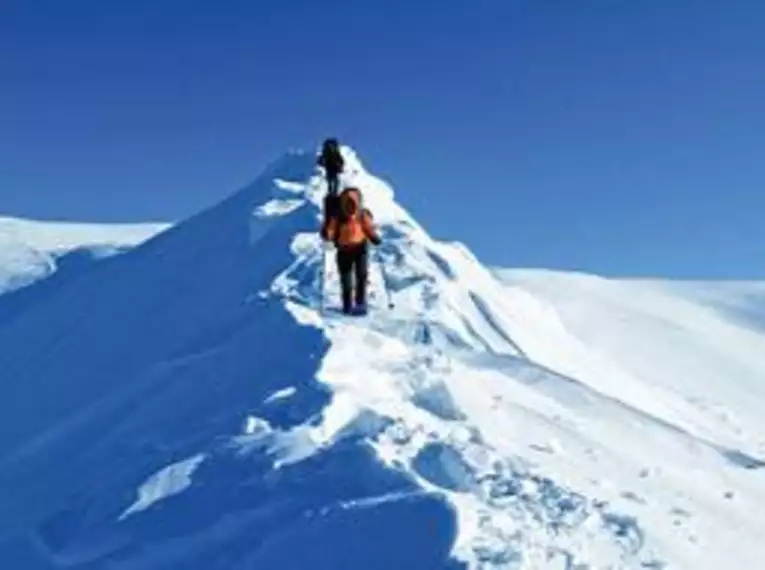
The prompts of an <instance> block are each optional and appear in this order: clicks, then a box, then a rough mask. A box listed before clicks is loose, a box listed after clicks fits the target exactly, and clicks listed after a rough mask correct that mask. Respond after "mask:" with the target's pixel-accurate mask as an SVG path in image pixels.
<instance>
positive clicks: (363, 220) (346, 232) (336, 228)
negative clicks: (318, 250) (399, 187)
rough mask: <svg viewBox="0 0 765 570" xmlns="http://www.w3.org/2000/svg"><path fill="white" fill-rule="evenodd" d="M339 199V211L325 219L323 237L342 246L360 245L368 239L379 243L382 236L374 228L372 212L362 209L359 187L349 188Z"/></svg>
mask: <svg viewBox="0 0 765 570" xmlns="http://www.w3.org/2000/svg"><path fill="white" fill-rule="evenodd" d="M338 199H339V204H338V206H337V208H336V209H337V210H338V211H337V212H333V214H334V215H329V216H328V217H327V218H326V219H325V221H324V225H323V227H322V230H321V235H322V237H323V238H324V239H325V240H327V241H334V242H335V244H336V245H337V246H338V247H341V248H345V247H353V246H356V245H360V244H362V243H364V242H366V241H367V240H369V241H371V242H372V243H374V244H379V243H380V236H378V235H377V232H376V231H375V229H374V225H373V218H372V212H370V211H369V210H367V209H366V208H364V209H361V192H359V190H358V189H357V188H348V189H346V190H344V191H343V193H342V194H340V196H339V198H338Z"/></svg>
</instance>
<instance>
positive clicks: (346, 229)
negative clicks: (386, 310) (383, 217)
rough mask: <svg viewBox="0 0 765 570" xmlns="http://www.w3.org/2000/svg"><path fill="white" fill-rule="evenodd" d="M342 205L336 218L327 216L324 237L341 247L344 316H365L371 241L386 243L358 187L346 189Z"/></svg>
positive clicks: (340, 270)
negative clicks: (379, 233)
mask: <svg viewBox="0 0 765 570" xmlns="http://www.w3.org/2000/svg"><path fill="white" fill-rule="evenodd" d="M338 202H339V204H338V211H337V213H336V215H333V216H329V215H328V216H326V217H325V220H324V224H323V225H322V228H321V237H322V239H324V240H325V241H333V242H334V243H335V245H336V246H337V254H336V256H337V269H338V272H339V273H340V293H341V296H342V300H343V313H345V314H356V315H363V314H366V312H367V299H366V294H367V278H368V275H369V254H368V250H369V242H372V243H373V244H374V245H380V243H381V242H382V240H381V239H380V236H379V235H378V233H377V231H376V230H375V228H374V226H373V217H372V212H370V211H369V210H368V209H367V208H362V206H361V191H360V190H359V189H358V188H355V187H349V188H346V189H345V190H343V192H342V193H341V194H340V196H339V197H338ZM354 277H355V278H356V279H355V281H356V283H355V285H356V286H355V287H354V286H353V278H354ZM352 301H353V303H354V305H355V306H354V305H352V304H351V303H352Z"/></svg>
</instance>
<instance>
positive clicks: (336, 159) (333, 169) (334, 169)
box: [317, 139, 345, 196]
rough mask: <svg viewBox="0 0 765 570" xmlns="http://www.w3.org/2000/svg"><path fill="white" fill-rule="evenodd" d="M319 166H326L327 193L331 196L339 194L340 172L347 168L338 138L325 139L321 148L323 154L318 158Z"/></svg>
mask: <svg viewBox="0 0 765 570" xmlns="http://www.w3.org/2000/svg"><path fill="white" fill-rule="evenodd" d="M317 163H318V165H319V166H321V167H322V168H324V175H325V177H326V179H327V193H328V195H330V196H337V191H338V187H339V184H340V173H341V172H343V169H344V168H345V160H344V159H343V155H342V154H341V153H340V145H339V143H338V142H337V139H327V140H325V141H324V144H323V145H322V149H321V155H320V156H319V159H318V160H317Z"/></svg>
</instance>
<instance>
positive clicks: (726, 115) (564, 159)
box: [0, 0, 765, 278]
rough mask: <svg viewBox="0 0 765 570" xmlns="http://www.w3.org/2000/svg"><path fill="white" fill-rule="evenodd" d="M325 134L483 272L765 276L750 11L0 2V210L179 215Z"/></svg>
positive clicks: (698, 6)
mask: <svg viewBox="0 0 765 570" xmlns="http://www.w3.org/2000/svg"><path fill="white" fill-rule="evenodd" d="M432 6H437V8H433V7H432ZM326 135H335V136H338V137H340V138H341V139H343V140H345V141H347V142H348V143H350V144H351V145H353V146H354V147H356V148H357V150H359V152H360V153H361V155H362V157H363V158H364V159H365V160H366V162H367V164H368V166H370V167H371V169H372V170H373V171H375V172H376V173H378V174H382V175H383V176H384V177H386V178H388V179H389V180H391V181H392V182H393V183H394V184H395V185H396V187H397V190H398V193H399V197H400V199H401V200H402V202H403V203H404V204H405V205H406V206H407V207H408V208H409V209H410V210H411V211H412V212H413V214H414V215H415V216H417V217H418V219H419V220H420V222H422V223H423V224H424V225H426V226H427V227H428V228H429V230H430V231H431V232H432V233H433V234H434V235H435V236H436V237H439V238H444V239H450V240H451V239H454V240H460V241H464V242H466V243H467V244H468V245H469V246H470V247H471V248H472V249H473V250H474V251H475V252H476V254H477V255H478V256H479V257H480V258H481V259H483V260H484V261H485V262H488V263H491V264H500V265H504V266H516V267H518V266H520V267H550V268H561V269H581V270H585V271H594V272H599V273H603V274H609V275H658V276H671V277H693V278H695V277H705V278H707V277H716V278H730V277H765V223H764V222H763V219H764V218H765V216H764V215H763V212H765V5H764V3H763V2H762V1H761V0H748V1H738V0H726V1H721V0H554V1H553V0H496V1H492V2H488V1H482V0H473V1H471V2H465V1H458V0H453V1H451V0H449V1H444V2H424V1H423V2H416V1H409V0H407V1H402V0H385V1H383V0H380V1H365V2H359V1H349V0H340V1H327V2H326V3H322V2H317V1H310V2H309V1H297V0H279V1H278V2H259V1H243V0H229V1H226V2H213V1H208V2H201V1H192V0H178V1H170V0H150V1H148V0H146V1H141V0H133V1H123V2H116V1H115V2H104V1H100V0H92V1H84V0H67V1H66V2H63V1H60V0H58V1H54V0H51V1H40V0H15V1H13V0H11V1H5V2H2V3H0V213H4V214H6V215H21V216H29V217H36V218H57V219H62V218H63V219H78V220H99V221H101V220H104V221H134V220H178V219H181V218H183V217H185V216H187V215H189V214H192V213H194V212H195V211H197V210H199V209H201V208H204V207H206V206H208V205H211V204H213V203H215V202H217V201H218V200H220V199H221V198H223V197H224V196H226V195H228V194H229V193H230V192H232V191H234V190H236V189H237V188H239V187H240V186H242V185H244V184H245V183H246V182H247V181H249V180H250V179H251V178H253V177H254V176H256V175H257V174H258V173H259V171H260V169H261V168H262V166H263V165H264V164H265V163H266V162H268V161H269V160H271V159H272V158H274V157H276V156H278V155H280V154H281V153H282V152H283V151H284V150H286V149H287V148H289V147H295V146H298V147H310V146H311V145H314V144H318V142H320V140H321V139H322V138H323V137H325V136H326Z"/></svg>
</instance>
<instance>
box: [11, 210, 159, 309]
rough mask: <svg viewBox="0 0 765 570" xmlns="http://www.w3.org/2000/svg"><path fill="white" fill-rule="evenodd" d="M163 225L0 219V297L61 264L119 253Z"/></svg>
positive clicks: (41, 276)
mask: <svg viewBox="0 0 765 570" xmlns="http://www.w3.org/2000/svg"><path fill="white" fill-rule="evenodd" d="M167 227H168V226H167V225H166V224H81V223H71V222H39V221H35V220H25V219H18V218H8V217H2V216H0V294H3V293H6V292H8V291H12V290H15V289H18V288H20V287H23V286H25V285H28V284H30V283H32V282H34V281H36V280H38V279H41V278H44V277H48V276H50V275H51V274H52V273H53V272H55V271H56V270H57V269H58V267H59V266H60V265H62V264H66V263H71V262H72V261H74V260H76V262H79V263H82V262H83V261H85V260H87V259H102V258H104V257H108V256H111V255H114V254H116V253H120V252H122V251H124V250H125V249H127V248H131V247H135V246H136V245H138V244H140V243H142V242H144V241H146V240H147V239H149V238H150V237H153V236H154V235H155V234H157V233H159V232H161V231H164V230H165V229H166V228H167Z"/></svg>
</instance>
